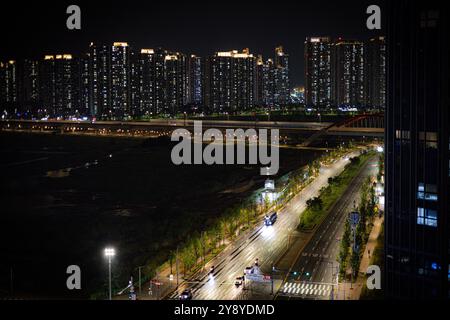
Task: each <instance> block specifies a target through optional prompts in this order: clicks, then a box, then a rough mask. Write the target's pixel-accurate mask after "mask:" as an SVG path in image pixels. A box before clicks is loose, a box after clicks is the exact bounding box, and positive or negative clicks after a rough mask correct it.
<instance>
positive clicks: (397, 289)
mask: <svg viewBox="0 0 450 320" xmlns="http://www.w3.org/2000/svg"><path fill="white" fill-rule="evenodd" d="M444 8H445V5H444V3H443V2H438V1H433V0H430V1H426V2H422V1H421V2H419V1H417V2H416V1H404V0H398V1H392V2H390V4H389V25H388V34H387V41H388V83H387V85H388V95H387V97H388V101H387V110H386V120H387V128H386V220H385V293H386V295H387V297H388V298H400V299H408V298H409V299H411V298H422V299H433V298H449V297H450V290H449V283H450V259H449V257H450V232H449V231H450V219H449V218H450V211H449V210H450V205H449V204H450V197H449V195H450V194H449V192H450V156H449V152H450V141H449V139H450V132H449V124H450V113H449V74H450V70H449V57H450V52H449V42H448V34H449V25H448V13H449V12H448V8H446V9H444Z"/></svg>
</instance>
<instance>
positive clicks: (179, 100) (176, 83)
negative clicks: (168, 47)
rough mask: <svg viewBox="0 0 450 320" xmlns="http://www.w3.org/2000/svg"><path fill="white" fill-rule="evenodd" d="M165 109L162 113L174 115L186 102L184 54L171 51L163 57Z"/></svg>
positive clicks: (186, 80)
mask: <svg viewBox="0 0 450 320" xmlns="http://www.w3.org/2000/svg"><path fill="white" fill-rule="evenodd" d="M164 60H165V61H164V75H165V93H166V94H165V110H164V113H166V114H170V115H176V114H177V113H180V112H181V111H182V108H183V106H184V105H186V104H187V100H188V99H187V98H188V92H189V88H188V75H187V72H186V67H187V59H186V55H184V54H181V53H178V52H176V53H172V54H168V55H166V57H165V58H164Z"/></svg>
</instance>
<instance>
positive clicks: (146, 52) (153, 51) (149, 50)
mask: <svg viewBox="0 0 450 320" xmlns="http://www.w3.org/2000/svg"><path fill="white" fill-rule="evenodd" d="M141 53H143V54H154V53H155V50H153V49H141Z"/></svg>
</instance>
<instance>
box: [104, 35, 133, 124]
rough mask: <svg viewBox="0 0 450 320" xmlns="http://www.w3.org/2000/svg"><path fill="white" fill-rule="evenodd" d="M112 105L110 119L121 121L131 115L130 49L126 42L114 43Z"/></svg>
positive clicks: (112, 48) (112, 53)
mask: <svg viewBox="0 0 450 320" xmlns="http://www.w3.org/2000/svg"><path fill="white" fill-rule="evenodd" d="M110 68H111V69H110V72H111V105H110V107H109V108H108V110H107V117H108V118H115V119H121V118H123V117H127V116H130V115H131V106H130V104H131V103H130V47H129V46H128V43H126V42H114V43H113V45H112V47H111V65H110Z"/></svg>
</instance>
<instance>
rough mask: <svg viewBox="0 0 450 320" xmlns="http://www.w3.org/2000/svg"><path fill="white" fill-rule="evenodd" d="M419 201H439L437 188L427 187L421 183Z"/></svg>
mask: <svg viewBox="0 0 450 320" xmlns="http://www.w3.org/2000/svg"><path fill="white" fill-rule="evenodd" d="M417 199H420V200H429V201H437V200H438V195H437V186H436V185H434V184H427V185H425V184H424V183H419V185H418V188H417Z"/></svg>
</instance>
